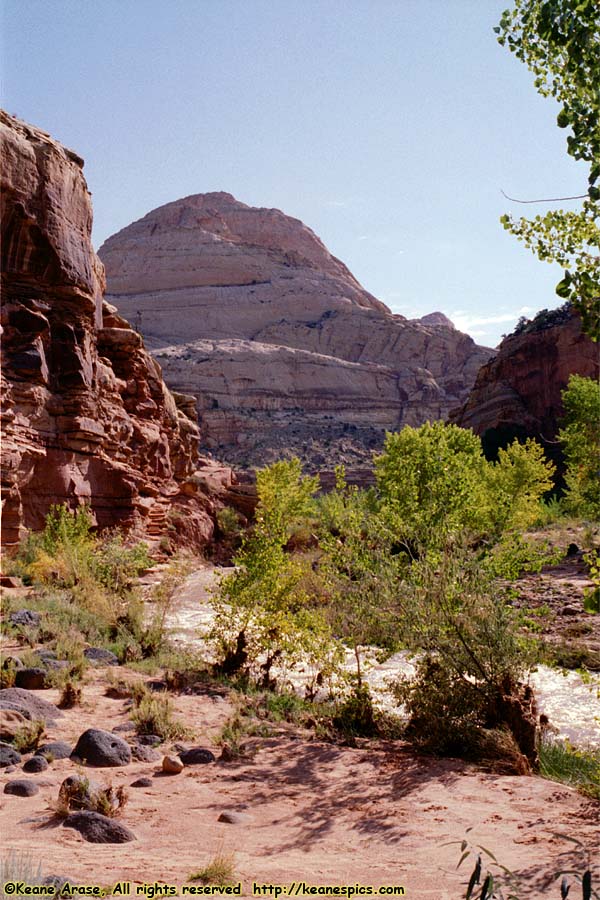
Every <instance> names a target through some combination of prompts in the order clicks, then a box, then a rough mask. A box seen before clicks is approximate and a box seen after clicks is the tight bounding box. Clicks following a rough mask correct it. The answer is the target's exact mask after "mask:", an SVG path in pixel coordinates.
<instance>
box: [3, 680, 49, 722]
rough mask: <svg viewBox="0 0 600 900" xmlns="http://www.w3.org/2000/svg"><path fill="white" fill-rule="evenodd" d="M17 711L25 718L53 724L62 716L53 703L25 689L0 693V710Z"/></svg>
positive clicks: (9, 689) (14, 689) (5, 690)
mask: <svg viewBox="0 0 600 900" xmlns="http://www.w3.org/2000/svg"><path fill="white" fill-rule="evenodd" d="M2 708H4V709H17V710H18V711H19V712H22V713H23V715H24V716H25V717H26V718H29V719H41V720H43V721H44V722H53V721H54V720H55V719H58V718H60V717H61V716H62V713H61V711H60V710H59V709H57V708H56V706H54V704H53V703H48V701H47V700H42V698H41V697H36V695H35V694H33V693H32V692H31V691H28V690H25V688H20V687H12V688H4V690H1V691H0V709H2Z"/></svg>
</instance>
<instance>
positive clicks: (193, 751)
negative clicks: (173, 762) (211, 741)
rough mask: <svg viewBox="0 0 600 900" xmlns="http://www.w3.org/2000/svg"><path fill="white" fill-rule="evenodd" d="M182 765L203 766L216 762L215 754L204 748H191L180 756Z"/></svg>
mask: <svg viewBox="0 0 600 900" xmlns="http://www.w3.org/2000/svg"><path fill="white" fill-rule="evenodd" d="M179 756H180V759H181V761H182V763H183V764H184V765H186V766H201V765H205V764H206V763H211V762H214V761H215V754H214V753H212V752H211V751H210V750H205V748H204V747H191V748H190V749H189V750H184V751H183V753H180V754H179Z"/></svg>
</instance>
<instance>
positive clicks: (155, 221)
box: [99, 193, 491, 468]
mask: <svg viewBox="0 0 600 900" xmlns="http://www.w3.org/2000/svg"><path fill="white" fill-rule="evenodd" d="M99 255H100V257H101V259H102V261H103V262H104V264H105V267H106V273H107V285H108V292H109V295H108V296H109V298H110V300H111V302H112V303H114V304H115V305H116V306H117V307H118V308H119V310H120V311H121V312H122V313H123V314H124V315H125V316H127V318H128V319H130V321H132V322H134V323H135V324H136V327H138V328H139V330H140V331H141V332H142V333H143V334H144V336H145V339H146V340H147V342H148V345H149V347H150V348H151V349H152V352H153V353H154V355H155V356H156V358H157V359H159V360H160V363H161V365H162V367H163V371H164V375H165V379H166V380H167V383H168V384H169V385H170V386H172V387H174V388H175V389H177V390H181V391H185V392H189V393H192V394H196V395H197V397H198V416H199V421H200V428H201V438H202V442H203V444H204V446H206V447H209V448H211V449H214V450H218V452H219V454H221V455H224V456H225V458H227V459H228V460H229V461H235V462H236V463H237V464H241V465H250V466H251V465H256V464H262V463H264V462H265V461H267V460H269V459H271V458H274V457H277V456H280V455H282V454H285V453H286V452H294V453H299V455H300V456H301V457H303V458H304V459H305V461H307V462H308V463H309V464H310V465H312V467H314V468H321V467H322V466H323V465H326V466H331V464H332V461H333V462H335V461H345V462H347V463H348V464H350V465H361V464H364V463H365V462H369V460H370V451H371V449H376V448H378V447H380V446H381V442H382V439H383V435H384V432H385V430H386V429H387V430H394V429H397V428H399V427H401V426H402V425H404V424H411V425H418V424H420V423H422V422H424V421H426V420H427V419H439V418H443V417H444V416H446V415H447V413H448V412H449V410H450V409H451V408H452V407H454V406H456V405H457V404H458V403H460V402H462V401H463V400H464V399H465V398H466V396H467V393H468V390H469V388H470V387H471V386H472V384H473V382H474V380H475V376H476V374H477V371H478V369H479V367H480V365H481V364H482V363H483V362H485V361H486V360H487V359H488V358H489V356H490V354H491V351H490V350H487V349H486V348H483V347H478V346H477V345H476V344H474V342H473V341H472V340H471V338H470V337H468V336H467V335H465V334H461V333H460V332H459V331H457V330H456V329H455V328H454V327H453V326H452V325H451V323H449V322H448V320H446V319H445V317H443V316H441V314H438V315H435V316H434V317H433V318H432V320H431V321H429V322H428V321H425V322H423V321H409V320H407V319H405V318H404V317H403V316H398V315H392V313H391V312H390V311H389V310H388V308H387V307H386V306H385V305H384V304H383V303H381V302H380V301H378V300H377V299H376V298H375V297H373V296H372V295H371V294H369V293H368V292H367V291H365V290H364V288H362V287H361V285H360V284H359V283H358V282H357V281H356V279H355V278H354V277H353V276H352V275H351V273H350V272H349V271H348V269H347V268H346V267H345V266H344V265H343V263H341V262H340V261H339V260H337V259H336V258H335V257H333V256H332V255H331V254H330V253H329V252H328V251H327V249H326V248H325V246H324V245H323V244H322V242H321V241H320V240H319V238H318V237H316V235H315V234H314V233H313V232H312V231H311V230H310V229H309V228H307V227H306V226H305V225H303V224H302V222H300V221H298V220H297V219H293V218H290V217H289V216H286V215H284V214H283V213H282V212H280V211H279V210H274V209H255V208H252V207H248V206H245V205H244V204H243V203H240V202H238V201H237V200H235V199H234V198H233V197H232V196H231V195H230V194H225V193H213V194H198V195H195V196H191V197H186V198H184V199H183V200H178V201H176V202H174V203H169V204H167V205H166V206H162V207H160V208H159V209H155V210H153V211H152V212H150V213H148V215H146V216H145V217H144V218H143V219H141V220H139V221H138V222H134V223H133V224H132V225H129V226H128V227H127V228H124V229H123V230H122V231H120V232H119V233H118V234H115V235H113V236H112V237H111V238H109V239H108V240H107V241H106V242H105V243H104V244H103V246H102V247H101V248H100V250H99Z"/></svg>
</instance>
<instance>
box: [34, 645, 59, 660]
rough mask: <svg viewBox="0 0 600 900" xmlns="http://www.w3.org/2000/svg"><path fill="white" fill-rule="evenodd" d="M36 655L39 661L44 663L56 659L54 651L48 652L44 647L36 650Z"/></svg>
mask: <svg viewBox="0 0 600 900" xmlns="http://www.w3.org/2000/svg"><path fill="white" fill-rule="evenodd" d="M36 655H37V656H39V658H40V659H43V660H44V662H46V660H48V659H58V656H57V655H56V653H55V652H54V650H48V649H47V648H45V647H42V648H41V649H40V650H36Z"/></svg>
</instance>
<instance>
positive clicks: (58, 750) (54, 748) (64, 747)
mask: <svg viewBox="0 0 600 900" xmlns="http://www.w3.org/2000/svg"><path fill="white" fill-rule="evenodd" d="M72 752H73V748H72V747H71V745H70V744H67V743H65V741H50V742H49V743H48V744H42V745H41V746H40V747H38V748H37V750H36V755H37V756H43V757H45V758H46V759H47V760H48V761H50V760H52V759H68V758H69V757H70V755H71V753H72Z"/></svg>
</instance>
